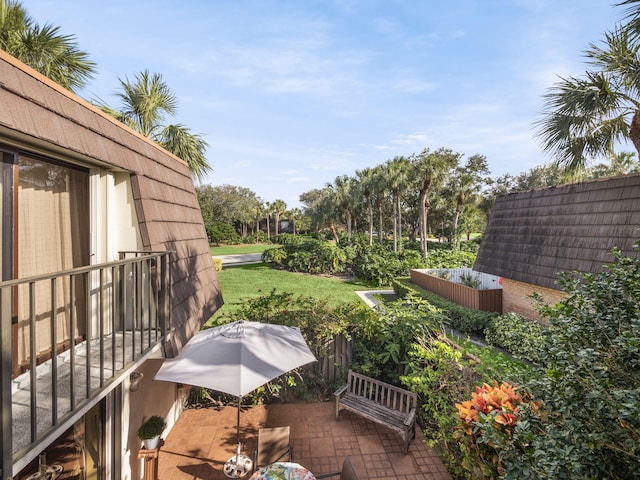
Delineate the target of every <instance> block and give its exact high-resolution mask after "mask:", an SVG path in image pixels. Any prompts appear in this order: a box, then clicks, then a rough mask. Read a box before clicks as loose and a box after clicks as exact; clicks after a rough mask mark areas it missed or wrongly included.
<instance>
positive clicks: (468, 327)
mask: <svg viewBox="0 0 640 480" xmlns="http://www.w3.org/2000/svg"><path fill="white" fill-rule="evenodd" d="M392 286H393V289H394V291H395V293H396V295H398V296H399V297H402V298H404V297H405V296H406V295H407V292H413V293H415V294H416V295H419V296H420V297H421V298H423V299H425V300H426V301H428V302H429V303H430V304H432V305H434V306H436V307H438V308H440V309H442V311H443V314H444V316H445V322H446V323H447V324H448V325H449V326H451V327H452V328H454V329H456V330H458V331H460V332H462V333H467V334H470V333H474V334H482V332H483V331H484V329H485V327H486V326H487V325H488V324H489V322H490V321H491V319H492V318H494V317H495V316H496V315H497V313H494V312H483V311H480V310H474V309H471V308H467V307H463V306H462V305H458V304H457V303H454V302H451V301H449V300H447V299H446V298H443V297H441V296H440V295H436V294H435V293H433V292H429V291H427V290H424V289H422V288H420V287H418V286H417V285H414V284H413V283H411V281H410V280H409V279H406V278H398V279H396V280H395V281H394V282H393V283H392Z"/></svg>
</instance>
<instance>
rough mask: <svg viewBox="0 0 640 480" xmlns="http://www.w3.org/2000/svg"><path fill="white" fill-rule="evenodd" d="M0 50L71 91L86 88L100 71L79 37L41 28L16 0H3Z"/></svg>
mask: <svg viewBox="0 0 640 480" xmlns="http://www.w3.org/2000/svg"><path fill="white" fill-rule="evenodd" d="M0 48H1V49H2V50H4V51H5V52H7V53H8V54H9V55H12V56H14V57H15V58H17V59H18V60H20V61H21V62H23V63H25V64H27V65H29V66H30V67H31V68H33V69H34V70H37V71H38V72H40V73H42V74H43V75H45V76H46V77H48V78H50V79H51V80H53V81H54V82H56V83H58V84H59V85H62V86H63V87H64V88H66V89H68V90H72V91H76V90H78V89H80V88H82V87H84V86H85V85H86V84H87V82H88V80H89V79H90V78H92V77H93V75H94V74H95V72H96V64H95V63H94V62H93V61H91V60H90V58H89V54H88V53H87V52H85V51H83V50H80V49H79V48H78V45H77V42H76V38H75V36H73V35H63V34H62V33H60V27H56V26H53V25H51V24H48V23H46V24H44V25H40V24H39V23H38V22H36V21H35V20H34V19H33V18H31V16H30V15H29V14H28V13H27V11H26V10H25V9H24V7H23V6H22V3H21V2H19V1H16V0H0Z"/></svg>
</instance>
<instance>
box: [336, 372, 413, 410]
mask: <svg viewBox="0 0 640 480" xmlns="http://www.w3.org/2000/svg"><path fill="white" fill-rule="evenodd" d="M347 390H348V391H349V392H350V393H353V394H355V395H358V396H360V397H364V398H367V399H369V400H372V401H374V402H376V403H378V404H380V405H384V406H385V407H387V408H390V409H392V410H397V411H399V412H402V413H409V411H410V410H411V409H412V408H415V407H416V404H417V403H418V396H417V395H416V394H415V393H414V392H410V391H409V390H405V389H404V388H400V387H396V386H395V385H391V384H389V383H385V382H382V381H380V380H376V379H375V378H371V377H367V376H366V375H362V374H360V373H356V372H354V371H353V370H349V375H348V376H347Z"/></svg>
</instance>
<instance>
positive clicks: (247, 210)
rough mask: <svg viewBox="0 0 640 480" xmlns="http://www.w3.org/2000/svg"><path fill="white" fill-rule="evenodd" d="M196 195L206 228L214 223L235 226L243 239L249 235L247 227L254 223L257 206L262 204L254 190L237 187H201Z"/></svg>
mask: <svg viewBox="0 0 640 480" xmlns="http://www.w3.org/2000/svg"><path fill="white" fill-rule="evenodd" d="M196 193H197V195H198V201H199V203H200V210H201V211H202V218H203V220H204V222H205V226H208V225H212V224H213V223H214V222H222V223H226V224H228V225H235V226H237V227H238V228H239V229H240V230H241V233H242V236H243V237H245V236H246V235H247V226H248V225H250V224H251V223H253V219H254V216H255V212H256V208H257V206H258V205H261V204H262V201H261V200H260V198H259V197H258V196H257V195H256V194H255V193H254V192H253V191H252V190H250V189H248V188H246V187H237V186H235V185H219V186H216V187H212V186H211V185H204V186H199V187H196Z"/></svg>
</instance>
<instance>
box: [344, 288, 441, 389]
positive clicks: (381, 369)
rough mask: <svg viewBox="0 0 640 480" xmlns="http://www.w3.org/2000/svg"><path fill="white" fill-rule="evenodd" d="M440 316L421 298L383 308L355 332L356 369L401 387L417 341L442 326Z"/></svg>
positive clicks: (354, 362) (409, 299)
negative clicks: (401, 379)
mask: <svg viewBox="0 0 640 480" xmlns="http://www.w3.org/2000/svg"><path fill="white" fill-rule="evenodd" d="M441 321H442V314H441V312H440V311H439V310H438V309H436V308H434V307H433V306H432V305H429V304H428V303H427V302H424V301H423V300H421V299H419V298H418V297H408V298H406V299H403V300H402V301H395V302H390V303H388V304H380V305H379V306H378V308H377V309H376V313H375V314H372V315H368V316H366V317H362V318H361V319H360V322H359V325H358V327H357V329H356V336H357V341H356V342H355V344H354V355H353V363H352V365H353V368H354V369H355V370H357V371H358V372H361V373H364V374H365V375H368V376H371V377H375V378H378V379H381V380H384V381H386V382H388V383H392V384H395V385H399V384H400V375H402V374H403V373H404V369H405V366H406V364H407V363H408V361H409V358H408V352H409V349H410V348H411V345H412V344H413V342H414V341H415V339H416V338H417V337H419V336H422V335H423V334H424V332H426V331H430V330H431V329H433V328H437V327H439V326H440V325H441Z"/></svg>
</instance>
